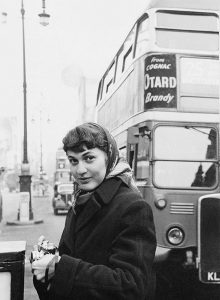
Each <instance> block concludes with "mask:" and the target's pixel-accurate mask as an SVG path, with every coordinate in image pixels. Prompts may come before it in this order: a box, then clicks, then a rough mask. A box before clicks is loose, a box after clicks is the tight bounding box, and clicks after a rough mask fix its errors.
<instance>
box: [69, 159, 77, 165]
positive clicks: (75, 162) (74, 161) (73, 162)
mask: <svg viewBox="0 0 220 300" xmlns="http://www.w3.org/2000/svg"><path fill="white" fill-rule="evenodd" d="M69 162H70V164H71V165H76V164H77V160H76V159H74V158H69Z"/></svg>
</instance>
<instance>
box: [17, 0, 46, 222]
mask: <svg viewBox="0 0 220 300" xmlns="http://www.w3.org/2000/svg"><path fill="white" fill-rule="evenodd" d="M42 3H43V13H42V14H39V16H40V18H45V15H46V18H47V20H48V19H49V17H50V15H48V14H46V13H45V0H43V2H42ZM24 15H25V10H24V3H23V0H21V18H22V46H23V97H24V140H23V161H22V165H21V175H20V176H19V183H20V192H28V193H29V194H30V202H29V220H33V219H34V215H33V210H32V201H31V174H30V166H29V162H28V142H27V81H26V55H25V26H24ZM42 22H43V23H42ZM42 22H40V23H41V24H43V25H44V26H45V25H48V24H49V23H48V21H47V23H45V21H42ZM19 219H20V212H19V211H18V220H19Z"/></svg>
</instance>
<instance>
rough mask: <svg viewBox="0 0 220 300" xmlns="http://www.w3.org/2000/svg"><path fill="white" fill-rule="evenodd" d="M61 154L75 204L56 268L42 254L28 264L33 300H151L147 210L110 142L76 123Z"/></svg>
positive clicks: (99, 130) (101, 132)
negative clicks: (36, 298)
mask: <svg viewBox="0 0 220 300" xmlns="http://www.w3.org/2000/svg"><path fill="white" fill-rule="evenodd" d="M63 148H64V150H65V152H66V154H67V157H68V159H69V162H70V169H71V172H72V174H73V177H74V180H75V185H76V191H75V199H74V202H73V205H72V207H71V208H70V209H69V211H68V214H67V217H66V223H65V227H64V230H63V233H62V236H61V239H60V243H59V257H58V260H57V261H58V262H57V263H55V260H54V259H52V258H54V256H53V255H51V254H47V255H45V256H44V258H43V259H40V260H37V261H34V262H33V263H32V269H33V272H34V285H35V287H36V289H37V292H38V295H39V297H40V299H51V300H52V299H54V300H55V299H56V300H61V299H63V300H64V299H72V300H95V299H96V300H98V299H100V300H119V299H126V300H146V299H153V298H151V297H153V291H154V286H155V282H154V274H153V271H152V264H153V260H154V255H155V248H156V238H155V228H154V222H153V215H152V210H151V208H150V206H149V205H148V204H147V202H146V201H144V200H143V198H142V196H141V194H140V192H139V191H138V189H137V187H136V186H135V183H134V181H133V179H132V172H131V169H130V166H129V165H128V163H127V162H126V161H125V160H124V159H122V158H120V157H119V151H118V148H117V146H116V142H115V140H114V139H113V137H112V136H111V135H110V133H109V132H108V131H107V130H106V129H105V128H103V127H101V126H100V125H98V124H96V123H84V124H82V125H80V126H77V127H75V128H74V129H72V130H70V131H69V132H68V133H67V135H66V136H65V137H64V139H63ZM48 265H50V267H49V270H48V268H47V267H48ZM46 269H47V272H46V273H48V274H49V285H48V283H45V271H46ZM51 277H52V278H51ZM50 278H51V279H50Z"/></svg>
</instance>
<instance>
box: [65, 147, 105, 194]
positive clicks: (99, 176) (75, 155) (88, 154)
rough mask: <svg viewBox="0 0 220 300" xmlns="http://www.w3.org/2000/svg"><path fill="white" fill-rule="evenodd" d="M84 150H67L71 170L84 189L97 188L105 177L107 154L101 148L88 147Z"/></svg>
mask: <svg viewBox="0 0 220 300" xmlns="http://www.w3.org/2000/svg"><path fill="white" fill-rule="evenodd" d="M84 149H85V150H84V151H83V152H74V151H69V150H68V151H67V157H68V159H69V162H70V169H71V172H72V174H73V176H74V178H75V180H76V182H77V183H78V184H79V188H80V189H82V190H84V191H92V190H94V189H95V188H97V187H98V186H99V185H100V183H102V181H103V180H104V178H105V174H106V162H107V155H106V153H105V152H104V151H102V150H100V149H99V148H92V149H87V147H84Z"/></svg>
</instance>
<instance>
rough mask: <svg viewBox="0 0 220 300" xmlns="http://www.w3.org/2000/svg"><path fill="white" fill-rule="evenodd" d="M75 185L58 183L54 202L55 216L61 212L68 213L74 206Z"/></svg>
mask: <svg viewBox="0 0 220 300" xmlns="http://www.w3.org/2000/svg"><path fill="white" fill-rule="evenodd" d="M72 195H73V183H56V184H55V185H54V197H53V200H52V205H53V210H54V214H55V215H58V213H59V211H62V212H67V211H68V209H69V208H70V206H71V204H72Z"/></svg>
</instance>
